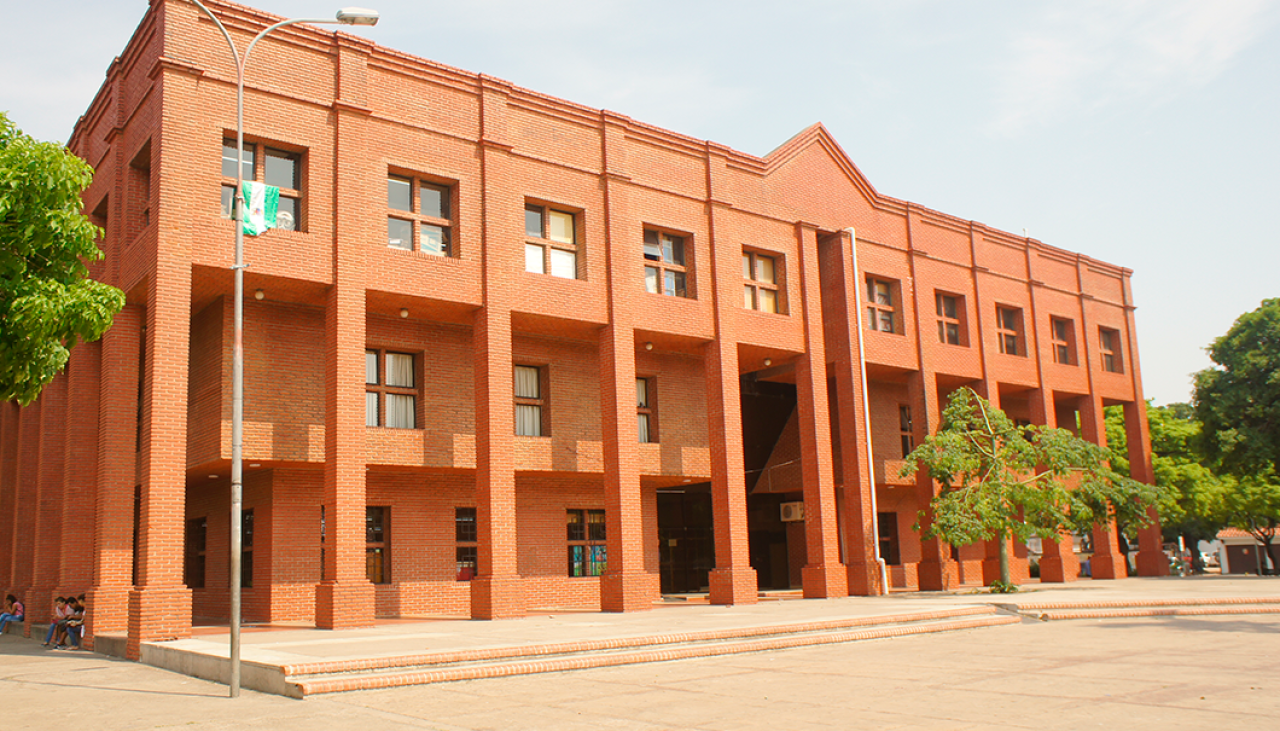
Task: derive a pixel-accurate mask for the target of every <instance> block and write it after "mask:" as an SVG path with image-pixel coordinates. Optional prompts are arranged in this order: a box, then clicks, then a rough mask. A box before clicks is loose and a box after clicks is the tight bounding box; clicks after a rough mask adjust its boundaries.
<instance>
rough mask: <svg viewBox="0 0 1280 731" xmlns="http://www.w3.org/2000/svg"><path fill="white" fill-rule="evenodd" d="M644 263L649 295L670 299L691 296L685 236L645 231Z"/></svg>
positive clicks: (646, 289) (651, 230)
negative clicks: (665, 296)
mask: <svg viewBox="0 0 1280 731" xmlns="http://www.w3.org/2000/svg"><path fill="white" fill-rule="evenodd" d="M644 260H645V265H644V288H645V291H646V292H652V293H654V294H665V295H668V296H670V297H688V296H690V294H689V286H688V277H689V268H688V266H687V264H686V263H685V262H686V260H685V237H684V236H677V235H675V234H670V233H666V232H665V231H656V230H654V229H648V228H647V229H645V230H644Z"/></svg>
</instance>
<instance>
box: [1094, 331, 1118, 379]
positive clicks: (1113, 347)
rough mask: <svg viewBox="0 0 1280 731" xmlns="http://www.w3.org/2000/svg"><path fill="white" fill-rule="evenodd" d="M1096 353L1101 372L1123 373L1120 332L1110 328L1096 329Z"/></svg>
mask: <svg viewBox="0 0 1280 731" xmlns="http://www.w3.org/2000/svg"><path fill="white" fill-rule="evenodd" d="M1098 353H1099V354H1100V357H1101V362H1102V370H1104V371H1106V372H1107V373H1124V346H1123V345H1122V344H1121V342H1120V331H1119V330H1117V329H1115V328H1112V327H1102V326H1099V327H1098Z"/></svg>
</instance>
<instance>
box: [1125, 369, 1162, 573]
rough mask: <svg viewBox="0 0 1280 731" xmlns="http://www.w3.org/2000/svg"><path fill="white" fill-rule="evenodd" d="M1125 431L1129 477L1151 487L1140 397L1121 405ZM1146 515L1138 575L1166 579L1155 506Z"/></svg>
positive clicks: (1152, 478)
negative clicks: (1147, 522)
mask: <svg viewBox="0 0 1280 731" xmlns="http://www.w3.org/2000/svg"><path fill="white" fill-rule="evenodd" d="M1131 352H1132V351H1131ZM1139 396H1141V394H1140V393H1139ZM1124 431H1125V437H1126V440H1127V442H1128V447H1129V476H1130V477H1132V478H1133V479H1135V480H1137V481H1139V482H1145V483H1148V484H1153V483H1154V482H1155V470H1154V469H1153V468H1152V466H1151V435H1150V434H1149V433H1148V426H1147V402H1146V401H1143V400H1142V399H1141V398H1139V399H1138V400H1137V401H1130V402H1128V403H1126V404H1125V405H1124ZM1147 514H1148V515H1150V516H1151V520H1152V523H1151V525H1149V526H1147V527H1146V528H1142V529H1140V530H1139V531H1138V557H1137V564H1138V565H1137V569H1138V575H1139V576H1168V575H1169V561H1168V557H1166V556H1165V554H1164V548H1163V545H1164V536H1163V535H1161V532H1160V516H1159V515H1157V514H1156V509H1155V507H1154V506H1152V507H1150V508H1148V509H1147Z"/></svg>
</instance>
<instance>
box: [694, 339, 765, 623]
mask: <svg viewBox="0 0 1280 731" xmlns="http://www.w3.org/2000/svg"><path fill="white" fill-rule="evenodd" d="M704 352H705V357H706V379H707V425H708V428H709V429H710V437H711V510H712V520H713V528H712V530H713V531H714V533H715V549H716V567H715V568H714V569H712V570H711V578H710V580H711V603H712V604H754V603H756V601H757V600H758V594H759V584H758V582H757V581H756V571H755V569H753V568H751V555H750V549H749V545H748V542H747V489H746V484H747V477H746V471H745V468H744V467H743V466H742V394H741V388H740V386H739V380H738V346H737V344H735V343H731V342H730V343H726V342H725V341H723V340H720V339H717V340H715V341H713V342H711V343H708V344H707V345H706V346H705V348H704Z"/></svg>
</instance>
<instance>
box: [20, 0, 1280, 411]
mask: <svg viewBox="0 0 1280 731" xmlns="http://www.w3.org/2000/svg"><path fill="white" fill-rule="evenodd" d="M349 1H352V2H354V1H357V0H349ZM358 1H359V2H361V3H362V4H365V5H373V6H374V7H376V8H377V9H378V10H379V11H380V12H381V14H382V23H381V24H380V25H379V26H377V27H376V28H373V29H368V30H363V31H359V32H360V33H361V34H362V35H366V36H367V37H369V38H371V39H372V40H374V41H376V42H378V43H380V44H383V45H386V46H390V47H392V48H396V49H399V50H402V51H406V52H409V53H413V54H416V55H419V56H424V57H426V58H430V59H433V60H436V61H440V62H443V63H447V64H450V65H453V66H458V67H461V68H463V69H466V70H469V71H475V72H482V73H486V74H490V75H492V76H497V77H500V78H504V79H507V80H509V81H511V82H513V83H515V84H518V85H520V86H525V87H529V88H531V89H534V90H536V91H539V92H543V93H547V94H552V95H555V96H559V97H563V98H566V99H569V100H571V101H574V102H578V103H581V104H587V105H590V106H593V107H602V108H605V109H611V110H613V111H616V112H619V113H621V114H625V115H628V116H630V117H633V118H635V119H638V120H641V121H644V122H647V123H650V124H656V125H659V126H662V127H666V128H669V129H672V130H675V131H677V132H680V133H683V134H687V135H692V136H695V137H699V138H703V139H710V140H714V141H716V142H720V143H724V144H727V145H730V146H732V147H734V148H737V149H739V150H742V151H744V152H748V153H752V154H755V155H764V154H765V153H767V152H769V151H770V150H772V149H773V148H774V147H776V146H778V145H779V144H781V143H782V142H784V141H786V140H787V139H788V138H789V137H791V136H792V135H794V134H795V133H796V132H798V131H800V130H801V129H803V128H804V127H806V126H808V125H810V124H812V123H814V122H822V123H823V124H825V125H826V126H827V128H828V129H829V130H830V131H831V133H832V134H833V135H834V136H835V137H836V139H837V140H839V142H840V144H841V145H842V146H843V147H844V149H845V151H846V152H847V153H848V154H849V155H850V156H851V157H852V158H853V161H854V162H855V163H856V164H857V165H858V166H859V168H861V170H862V171H863V173H864V174H866V176H867V177H868V178H869V179H870V181H871V183H872V185H874V186H875V187H876V188H877V189H878V190H880V191H881V192H882V193H885V194H887V195H891V196H894V197H897V198H904V199H907V200H910V201H913V202H916V203H920V204H921V205H925V206H929V207H930V208H935V209H938V210H941V211H945V212H947V213H951V214H954V215H957V216H960V217H962V218H965V219H972V220H976V221H981V222H983V223H985V224H988V225H991V226H995V227H997V228H1001V229H1004V230H1007V231H1011V232H1014V233H1021V232H1022V231H1023V229H1026V231H1027V233H1028V234H1029V235H1030V236H1033V237H1035V238H1038V239H1040V240H1042V241H1044V242H1046V243H1048V244H1052V245H1054V246H1058V247H1061V248H1064V249H1068V250H1071V251H1080V252H1083V253H1085V254H1088V255H1089V256H1092V257H1095V258H1097V259H1101V260H1103V261H1107V262H1111V263H1114V264H1118V265H1121V266H1125V267H1129V268H1130V269H1133V270H1134V271H1135V274H1134V279H1133V282H1134V292H1135V297H1136V300H1137V304H1138V333H1139V339H1140V346H1139V349H1140V356H1141V365H1142V375H1143V382H1144V389H1145V391H1146V393H1147V395H1148V396H1149V397H1151V398H1153V399H1154V400H1155V402H1156V403H1158V404H1163V403H1169V402H1172V401H1185V400H1187V399H1188V398H1189V397H1190V388H1191V386H1190V374H1191V373H1193V372H1194V371H1196V370H1199V369H1201V368H1205V367H1207V366H1208V365H1209V364H1210V363H1209V360H1208V357H1207V356H1206V355H1205V354H1204V348H1205V347H1206V346H1207V345H1208V344H1209V343H1210V342H1211V341H1212V340H1213V339H1214V338H1215V337H1217V336H1219V335H1221V334H1223V333H1224V332H1226V330H1227V329H1228V328H1229V327H1230V326H1231V323H1232V322H1233V321H1234V320H1235V318H1236V317H1238V316H1239V315H1241V314H1242V313H1244V312H1247V311H1249V310H1252V309H1254V308H1256V307H1257V306H1258V305H1259V303H1260V302H1261V301H1262V300H1263V299H1265V298H1268V297H1278V296H1280V233H1277V231H1280V226H1277V225H1276V224H1275V223H1271V224H1268V223H1266V222H1265V221H1264V220H1263V219H1264V217H1265V216H1266V215H1270V214H1268V213H1267V211H1272V212H1275V211H1276V210H1277V208H1273V206H1276V207H1280V182H1278V181H1280V175H1278V170H1280V0H1231V1H1230V2H1222V1H1217V2H1204V0H1077V1H1076V2H1072V3H1051V2H1034V1H1031V0H1005V1H995V0H988V1H986V2H966V3H957V2H945V1H943V0H932V1H925V0H895V1H894V2H863V1H861V0H790V2H787V3H782V2H760V1H759V0H739V1H738V2H716V3H713V2H705V1H703V0H684V1H683V2H671V1H670V0H644V1H643V2H640V1H638V0H632V1H630V2H621V1H616V0H543V1H542V2H513V1H511V0H463V1H461V2H459V1H457V0H454V1H453V2H423V1H422V0H415V1H413V2H409V1H408V0H358ZM341 2H343V0H338V3H341ZM338 3H334V6H333V7H329V6H328V5H327V4H326V3H324V2H322V0H255V2H253V3H251V4H254V5H256V6H257V7H260V8H262V9H264V10H267V11H269V12H273V13H277V14H279V15H284V16H288V17H298V16H321V17H327V16H329V15H330V14H331V13H332V12H333V11H334V10H336V9H337V7H340V5H339V4H338ZM7 4H8V5H11V6H12V7H8V8H6V11H5V18H6V25H7V29H6V33H5V42H4V43H3V44H0V109H3V110H6V111H8V112H9V115H10V118H11V119H12V120H13V121H14V122H15V123H16V124H17V125H18V126H19V127H21V128H22V129H23V130H24V131H25V132H27V133H28V134H31V135H33V136H35V137H37V138H40V139H51V140H57V141H65V140H66V139H67V138H68V137H69V136H70V133H71V129H72V126H73V125H74V123H75V120H76V118H77V117H78V116H79V115H80V113H81V112H83V111H84V109H85V108H86V107H87V106H88V104H89V102H90V101H91V100H92V98H93V95H94V93H95V92H96V91H97V89H98V86H99V85H100V83H101V81H102V79H103V74H104V73H105V71H106V69H107V66H108V65H109V64H110V62H111V59H112V58H113V57H114V56H115V55H116V54H118V53H120V52H121V51H122V50H123V49H124V46H125V43H126V42H127V40H128V38H129V36H130V34H131V33H132V32H133V29H134V27H135V26H136V25H137V23H138V21H139V20H140V19H141V18H142V16H143V14H144V12H145V11H146V8H147V2H146V0H41V2H39V3H35V2H28V3H16V2H14V3H7ZM256 71H257V72H258V73H262V72H263V69H257V70H256ZM249 72H250V73H251V74H252V73H255V69H254V68H253V66H252V65H251V66H250V71H249Z"/></svg>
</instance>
